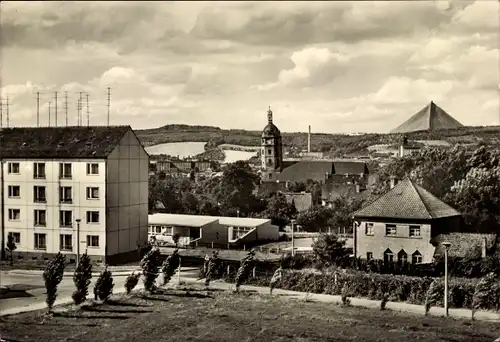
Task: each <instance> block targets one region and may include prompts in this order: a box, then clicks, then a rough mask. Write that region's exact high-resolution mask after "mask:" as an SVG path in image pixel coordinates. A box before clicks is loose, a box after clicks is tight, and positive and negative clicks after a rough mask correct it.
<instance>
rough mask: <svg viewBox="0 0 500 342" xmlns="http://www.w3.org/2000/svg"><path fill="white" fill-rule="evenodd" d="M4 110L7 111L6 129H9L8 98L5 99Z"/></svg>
mask: <svg viewBox="0 0 500 342" xmlns="http://www.w3.org/2000/svg"><path fill="white" fill-rule="evenodd" d="M5 107H6V108H5V109H6V110H7V128H9V97H8V96H7V98H6V99H5Z"/></svg>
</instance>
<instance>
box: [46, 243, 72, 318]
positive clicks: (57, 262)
mask: <svg viewBox="0 0 500 342" xmlns="http://www.w3.org/2000/svg"><path fill="white" fill-rule="evenodd" d="M65 267H66V257H65V256H64V255H62V254H61V253H60V252H59V253H57V255H56V256H55V258H54V259H52V260H51V261H50V262H49V264H48V265H47V268H46V269H45V271H44V272H43V281H44V282H45V290H46V291H47V297H46V299H45V302H46V303H47V306H48V308H49V312H52V307H53V306H54V302H55V301H56V298H57V286H58V285H59V283H60V282H61V280H62V279H63V276H64V268H65Z"/></svg>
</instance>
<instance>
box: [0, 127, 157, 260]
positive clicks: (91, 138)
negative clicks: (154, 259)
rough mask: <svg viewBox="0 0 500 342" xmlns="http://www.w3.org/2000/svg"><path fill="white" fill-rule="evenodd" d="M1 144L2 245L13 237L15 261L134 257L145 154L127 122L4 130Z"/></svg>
mask: <svg viewBox="0 0 500 342" xmlns="http://www.w3.org/2000/svg"><path fill="white" fill-rule="evenodd" d="M0 146H1V149H0V158H1V165H2V167H1V170H0V181H1V190H2V192H1V210H0V225H1V235H2V249H4V248H5V244H6V241H7V237H8V235H12V236H13V237H14V241H15V243H16V245H17V249H16V251H15V254H16V255H17V257H18V258H29V259H42V260H44V259H49V258H51V256H52V255H54V254H56V253H58V252H61V253H64V254H66V255H67V258H68V260H69V261H71V260H75V259H76V252H77V249H78V248H77V246H79V250H80V253H84V252H85V250H87V253H88V255H89V256H90V257H91V258H92V259H94V260H96V261H101V262H105V263H109V264H113V263H120V262H125V261H128V260H133V259H135V258H137V257H138V253H137V250H138V245H143V244H144V243H146V241H147V229H148V228H147V225H148V222H147V220H148V217H147V215H148V162H149V156H148V154H147V153H146V151H145V150H144V148H143V146H142V145H141V143H140V142H139V140H138V139H137V137H136V135H135V134H134V132H133V131H132V129H131V128H130V126H114V127H43V128H33V127H29V128H28V127H27V128H7V129H5V128H4V129H1V130H0ZM77 235H79V241H78V239H77Z"/></svg>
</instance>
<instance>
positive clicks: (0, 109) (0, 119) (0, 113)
mask: <svg viewBox="0 0 500 342" xmlns="http://www.w3.org/2000/svg"><path fill="white" fill-rule="evenodd" d="M0 128H3V102H2V94H1V93H0Z"/></svg>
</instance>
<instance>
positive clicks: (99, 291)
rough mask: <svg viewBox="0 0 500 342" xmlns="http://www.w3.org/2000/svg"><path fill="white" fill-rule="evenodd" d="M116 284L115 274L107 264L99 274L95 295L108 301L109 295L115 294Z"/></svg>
mask: <svg viewBox="0 0 500 342" xmlns="http://www.w3.org/2000/svg"><path fill="white" fill-rule="evenodd" d="M114 286H115V285H114V284H113V275H112V274H111V272H110V271H109V270H108V266H106V268H105V269H104V271H102V273H101V274H100V275H99V278H97V282H96V284H95V287H94V295H95V297H96V299H97V298H99V299H100V300H102V301H103V302H107V301H108V300H109V297H111V295H112V294H113V287H114Z"/></svg>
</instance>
